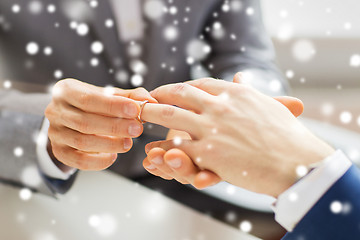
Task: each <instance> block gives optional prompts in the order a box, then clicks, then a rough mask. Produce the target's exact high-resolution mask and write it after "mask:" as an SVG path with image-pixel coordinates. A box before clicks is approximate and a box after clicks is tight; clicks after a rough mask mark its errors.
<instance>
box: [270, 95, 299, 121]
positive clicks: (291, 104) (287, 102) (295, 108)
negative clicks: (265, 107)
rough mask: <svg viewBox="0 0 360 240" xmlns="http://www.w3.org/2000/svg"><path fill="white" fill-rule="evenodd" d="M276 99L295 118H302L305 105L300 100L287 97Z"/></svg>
mask: <svg viewBox="0 0 360 240" xmlns="http://www.w3.org/2000/svg"><path fill="white" fill-rule="evenodd" d="M274 99H275V100H277V101H278V102H280V103H281V104H283V105H284V106H285V107H287V108H288V109H289V110H290V112H291V113H292V114H293V115H294V116H295V117H298V116H300V115H301V114H302V113H303V111H304V104H303V102H302V101H301V100H300V99H297V98H294V97H287V96H281V97H274Z"/></svg>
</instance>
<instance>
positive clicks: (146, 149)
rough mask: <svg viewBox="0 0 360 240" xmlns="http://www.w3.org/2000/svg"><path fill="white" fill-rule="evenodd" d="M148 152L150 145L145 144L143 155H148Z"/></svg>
mask: <svg viewBox="0 0 360 240" xmlns="http://www.w3.org/2000/svg"><path fill="white" fill-rule="evenodd" d="M150 150H151V146H150V144H146V146H145V153H146V154H148V153H149V152H150Z"/></svg>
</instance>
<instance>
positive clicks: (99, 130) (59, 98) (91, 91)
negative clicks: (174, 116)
mask: <svg viewBox="0 0 360 240" xmlns="http://www.w3.org/2000/svg"><path fill="white" fill-rule="evenodd" d="M107 90H109V89H107V88H101V87H96V86H93V85H90V84H87V83H83V82H80V81H78V80H75V79H65V80H62V81H59V82H58V83H57V84H56V85H55V86H54V89H53V98H52V101H51V102H50V104H49V105H48V106H47V108H46V110H45V116H46V118H47V119H48V120H49V121H50V127H49V130H48V136H49V139H50V142H51V151H52V153H53V155H54V157H55V158H56V159H57V160H58V161H60V162H61V163H63V164H64V165H65V166H70V167H74V168H78V169H82V170H101V169H105V168H107V167H109V166H111V165H112V164H113V163H114V161H115V160H116V158H117V153H125V152H127V151H129V150H130V149H131V147H132V139H131V138H134V137H138V136H139V135H141V133H142V131H143V126H142V124H140V123H139V121H137V120H136V117H137V116H138V114H139V112H140V107H139V104H138V103H137V102H136V101H135V100H137V101H143V100H148V101H149V102H152V103H156V100H155V99H154V98H152V97H151V96H150V94H149V93H148V92H147V91H146V90H145V89H143V88H137V89H134V90H123V89H119V88H112V89H111V90H109V91H108V92H107Z"/></svg>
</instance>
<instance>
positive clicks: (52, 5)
mask: <svg viewBox="0 0 360 240" xmlns="http://www.w3.org/2000/svg"><path fill="white" fill-rule="evenodd" d="M47 11H48V12H49V13H54V12H56V6H55V5H54V4H49V5H48V6H47Z"/></svg>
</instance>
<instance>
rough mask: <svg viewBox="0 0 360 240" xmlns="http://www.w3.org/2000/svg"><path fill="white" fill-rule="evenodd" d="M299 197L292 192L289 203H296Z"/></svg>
mask: <svg viewBox="0 0 360 240" xmlns="http://www.w3.org/2000/svg"><path fill="white" fill-rule="evenodd" d="M298 198H299V196H298V194H297V193H296V192H291V193H290V194H289V201H290V202H296V201H297V200H298Z"/></svg>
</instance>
